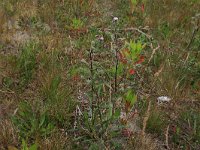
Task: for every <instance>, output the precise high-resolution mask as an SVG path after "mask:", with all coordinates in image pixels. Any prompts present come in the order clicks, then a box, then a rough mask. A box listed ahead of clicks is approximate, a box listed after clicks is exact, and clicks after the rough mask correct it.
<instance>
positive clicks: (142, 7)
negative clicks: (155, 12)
mask: <svg viewBox="0 0 200 150" xmlns="http://www.w3.org/2000/svg"><path fill="white" fill-rule="evenodd" d="M144 9H145V7H144V4H142V6H141V10H142V12H143V13H144Z"/></svg>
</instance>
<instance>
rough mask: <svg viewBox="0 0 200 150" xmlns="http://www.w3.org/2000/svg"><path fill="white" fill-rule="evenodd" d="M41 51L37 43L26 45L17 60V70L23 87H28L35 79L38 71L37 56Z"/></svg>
mask: <svg viewBox="0 0 200 150" xmlns="http://www.w3.org/2000/svg"><path fill="white" fill-rule="evenodd" d="M38 50H39V45H38V43H36V42H30V43H27V44H25V45H24V46H23V47H22V49H21V53H20V55H19V57H18V59H17V68H18V70H19V73H20V84H21V86H24V85H27V84H28V83H29V81H30V80H31V79H32V78H33V75H34V73H35V70H36V54H37V52H38Z"/></svg>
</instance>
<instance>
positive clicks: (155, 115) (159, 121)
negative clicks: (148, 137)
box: [146, 109, 167, 135]
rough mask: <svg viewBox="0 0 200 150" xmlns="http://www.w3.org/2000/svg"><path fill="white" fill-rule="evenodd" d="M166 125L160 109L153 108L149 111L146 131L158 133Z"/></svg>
mask: <svg viewBox="0 0 200 150" xmlns="http://www.w3.org/2000/svg"><path fill="white" fill-rule="evenodd" d="M166 125H167V124H166V121H165V120H164V114H163V112H162V111H159V110H156V109H154V110H152V111H151V112H150V116H149V118H148V121H147V126H146V130H147V132H149V133H152V134H157V135H160V134H161V133H162V132H163V129H164V128H165V127H166Z"/></svg>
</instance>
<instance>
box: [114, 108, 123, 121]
mask: <svg viewBox="0 0 200 150" xmlns="http://www.w3.org/2000/svg"><path fill="white" fill-rule="evenodd" d="M120 114H121V111H120V109H117V110H115V114H114V116H113V117H114V119H117V118H119V117H120Z"/></svg>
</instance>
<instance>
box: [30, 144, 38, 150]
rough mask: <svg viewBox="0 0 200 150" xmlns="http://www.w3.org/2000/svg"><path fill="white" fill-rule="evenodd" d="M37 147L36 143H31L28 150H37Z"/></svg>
mask: <svg viewBox="0 0 200 150" xmlns="http://www.w3.org/2000/svg"><path fill="white" fill-rule="evenodd" d="M37 148H38V145H37V144H33V145H31V147H30V148H29V150H37Z"/></svg>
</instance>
